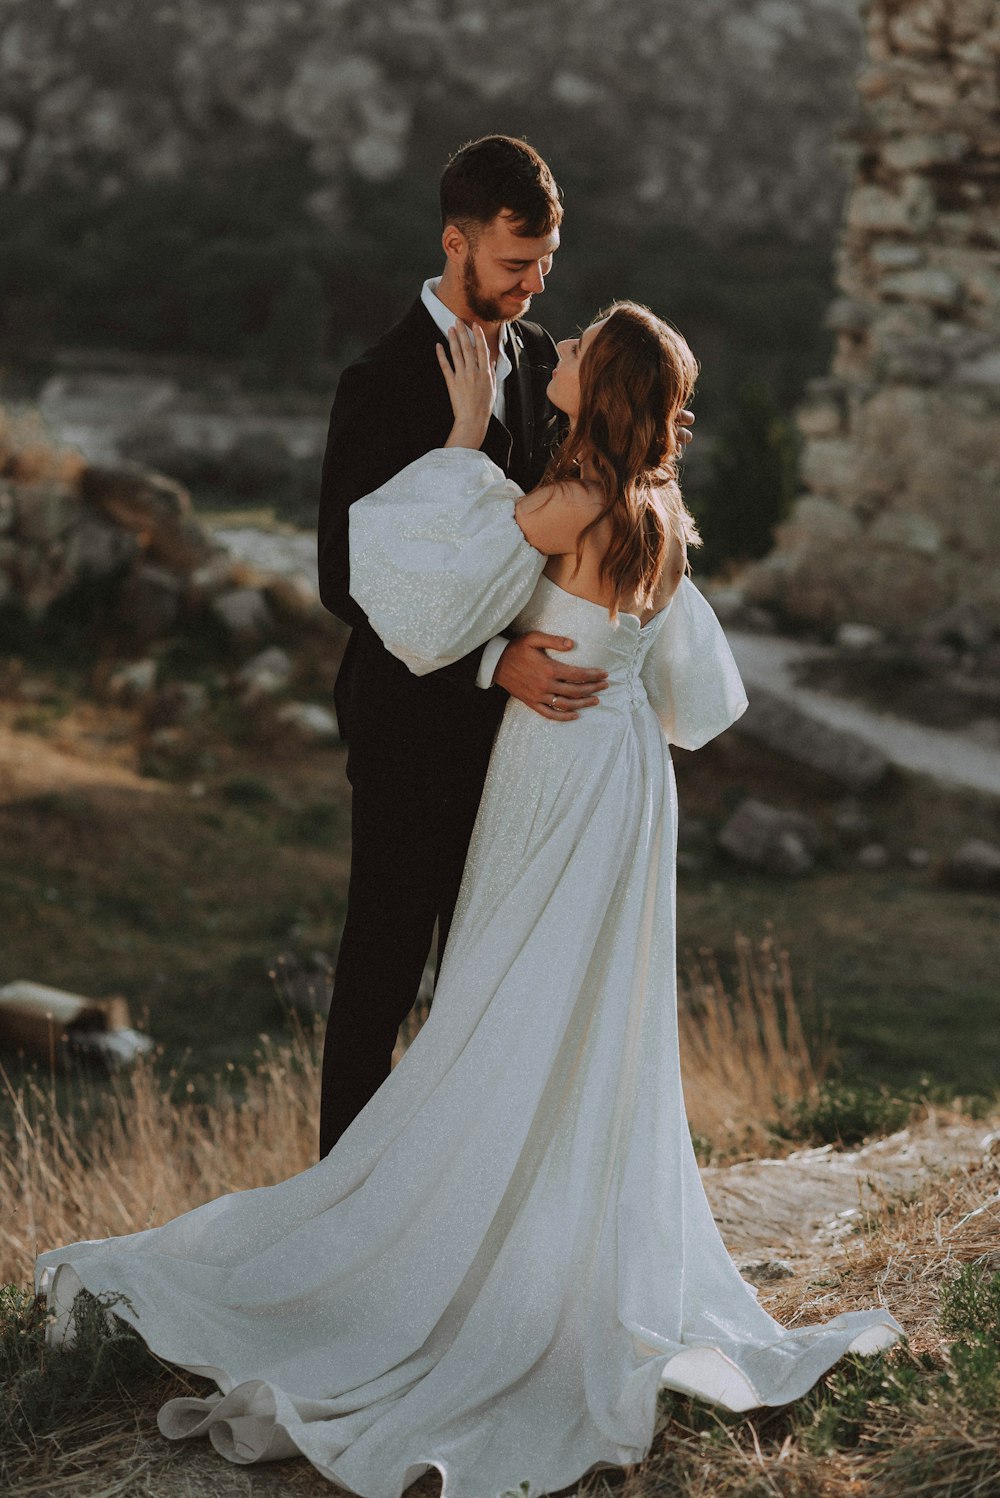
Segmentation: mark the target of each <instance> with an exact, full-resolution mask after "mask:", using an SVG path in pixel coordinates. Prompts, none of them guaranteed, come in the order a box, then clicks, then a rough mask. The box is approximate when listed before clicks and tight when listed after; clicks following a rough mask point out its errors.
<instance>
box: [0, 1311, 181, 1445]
mask: <svg viewBox="0 0 1000 1498" xmlns="http://www.w3.org/2000/svg"><path fill="white" fill-rule="evenodd" d="M122 1303H125V1304H127V1303H128V1302H127V1300H126V1297H125V1296H123V1295H99V1296H94V1295H91V1294H89V1293H88V1292H87V1291H82V1292H81V1293H80V1294H79V1295H77V1297H76V1300H75V1301H74V1302H73V1309H72V1312H71V1317H72V1321H73V1327H74V1340H73V1341H72V1342H71V1343H69V1344H65V1343H60V1344H59V1345H57V1346H49V1345H48V1344H47V1343H46V1340H45V1331H46V1327H47V1326H48V1324H49V1321H50V1319H51V1317H50V1313H49V1312H48V1311H47V1310H46V1308H45V1306H44V1304H43V1303H42V1301H41V1300H40V1299H36V1297H35V1296H34V1295H33V1294H32V1293H31V1292H30V1291H29V1290H26V1289H22V1288H21V1287H20V1286H18V1285H3V1286H0V1449H3V1448H4V1447H8V1448H9V1447H12V1446H13V1445H14V1444H15V1443H16V1444H29V1445H30V1444H31V1443H32V1442H34V1441H35V1440H36V1439H37V1438H38V1437H39V1436H41V1435H44V1434H45V1432H47V1431H51V1430H55V1429H57V1428H58V1427H60V1426H62V1425H65V1424H67V1423H68V1422H69V1421H71V1420H72V1418H73V1417H74V1416H75V1415H78V1414H80V1413H82V1412H83V1411H85V1410H87V1409H88V1408H89V1407H90V1406H92V1405H93V1403H94V1402H95V1400H97V1399H99V1398H101V1397H102V1396H104V1395H114V1396H118V1397H121V1396H122V1395H123V1394H125V1393H126V1392H129V1393H133V1394H134V1393H135V1392H136V1390H137V1389H139V1388H140V1387H141V1386H142V1385H145V1384H149V1383H150V1382H151V1381H155V1380H159V1379H163V1378H166V1377H169V1376H173V1371H172V1370H171V1369H169V1368H168V1367H167V1365H166V1364H164V1363H162V1362H160V1360H159V1359H158V1358H156V1357H154V1355H153V1354H152V1353H151V1352H150V1351H149V1349H148V1348H147V1347H146V1344H145V1343H144V1342H143V1341H142V1339H141V1337H140V1336H139V1335H138V1333H137V1332H136V1331H135V1330H134V1329H133V1328H132V1327H130V1326H128V1325H127V1324H126V1323H125V1322H124V1321H122V1319H121V1318H120V1317H119V1316H116V1315H115V1314H114V1307H115V1306H116V1305H119V1304H122Z"/></svg>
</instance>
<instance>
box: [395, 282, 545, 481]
mask: <svg viewBox="0 0 1000 1498" xmlns="http://www.w3.org/2000/svg"><path fill="white" fill-rule="evenodd" d="M404 327H405V329H406V333H407V336H412V337H413V338H414V339H415V340H416V341H417V342H419V343H420V344H423V345H425V346H426V348H427V355H428V357H430V358H432V359H433V364H434V368H433V373H431V375H430V379H429V383H428V385H427V387H426V388H424V389H418V391H416V392H415V398H416V399H417V400H419V401H420V403H421V408H422V410H423V411H425V412H426V413H427V419H428V425H429V430H431V431H442V432H443V433H444V436H442V437H441V441H442V442H443V441H444V438H445V437H446V436H447V434H448V432H449V430H450V429H451V401H450V400H449V398H448V389H447V386H446V385H445V382H444V380H443V378H442V376H441V371H440V369H438V368H437V355H436V354H435V353H434V349H433V345H434V344H435V343H440V344H441V346H442V347H443V348H447V347H448V340H447V339H446V338H445V337H444V335H443V334H442V332H441V330H440V328H439V327H438V326H437V323H436V322H435V321H434V319H433V317H431V315H430V313H429V312H428V311H427V308H426V307H425V306H424V304H423V302H422V301H421V300H420V298H419V297H418V298H417V301H416V302H415V303H414V305H413V306H412V307H411V308H410V311H409V313H408V315H407V317H406V319H405V322H404ZM513 341H514V340H513V339H511V340H510V342H511V344H513ZM511 362H512V363H513V356H512V359H511ZM521 364H522V367H523V368H525V369H526V366H527V360H526V359H522V361H521ZM513 383H514V373H513V370H512V371H511V374H510V376H509V378H508V381H507V397H508V400H509V398H510V391H511V386H512V384H513ZM529 389H530V386H529ZM529 404H530V402H529ZM507 419H508V422H509V421H510V419H511V412H510V410H509V409H508V412H507ZM480 450H481V451H482V452H484V453H485V454H486V456H487V457H488V458H491V459H492V460H493V462H494V463H496V465H497V467H498V468H502V469H503V471H504V473H509V472H510V467H511V458H512V451H513V442H512V440H511V434H510V432H509V431H508V430H507V427H506V426H504V424H503V422H502V421H498V420H497V418H496V417H495V416H491V417H490V424H489V426H488V427H487V429H486V436H485V437H484V439H483V441H482V444H481V448H480ZM528 452H529V454H530V448H529V449H528Z"/></svg>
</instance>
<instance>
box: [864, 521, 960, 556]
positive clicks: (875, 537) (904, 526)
mask: <svg viewBox="0 0 1000 1498" xmlns="http://www.w3.org/2000/svg"><path fill="white" fill-rule="evenodd" d="M870 535H871V539H872V541H874V542H875V543H876V544H877V545H879V546H899V547H902V548H904V549H905V550H907V551H919V552H923V554H924V555H925V556H936V555H937V553H938V552H939V551H940V550H941V548H942V546H943V545H944V537H943V536H942V534H941V531H940V528H939V527H938V526H937V525H935V523H934V521H933V520H929V519H928V518H927V516H926V515H920V514H918V513H917V512H916V511H915V510H886V511H885V513H884V514H882V515H880V516H879V517H878V519H877V520H876V521H875V523H874V525H873V526H872V528H871V531H870Z"/></svg>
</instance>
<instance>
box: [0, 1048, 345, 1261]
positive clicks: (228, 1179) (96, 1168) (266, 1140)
mask: <svg viewBox="0 0 1000 1498" xmlns="http://www.w3.org/2000/svg"><path fill="white" fill-rule="evenodd" d="M255 1061H256V1067H255V1068H253V1069H251V1068H246V1069H244V1070H243V1074H242V1077H241V1078H240V1079H239V1081H240V1083H241V1085H240V1086H238V1087H236V1088H233V1087H232V1086H231V1085H230V1086H227V1085H226V1084H225V1083H224V1082H223V1081H221V1080H218V1081H217V1083H216V1086H215V1091H214V1096H213V1097H212V1099H211V1101H210V1102H209V1103H207V1104H202V1103H192V1102H191V1101H190V1098H189V1094H190V1092H191V1091H193V1090H194V1084H193V1083H192V1082H190V1081H187V1082H186V1081H184V1080H183V1078H179V1077H172V1078H169V1079H167V1081H166V1083H165V1082H164V1079H163V1078H162V1076H161V1075H159V1074H158V1073H157V1071H156V1069H155V1064H154V1063H153V1062H150V1061H140V1063H139V1064H138V1065H136V1066H135V1067H134V1069H133V1070H132V1071H130V1072H129V1073H128V1074H127V1075H123V1076H120V1077H118V1078H116V1079H115V1080H114V1081H113V1083H112V1085H111V1088H110V1090H109V1089H108V1088H107V1087H97V1086H95V1085H94V1084H93V1083H90V1084H88V1083H87V1082H86V1081H81V1084H80V1086H79V1089H78V1090H77V1092H76V1095H75V1097H74V1100H73V1103H72V1104H71V1106H70V1107H69V1108H68V1109H67V1110H64V1111H62V1112H61V1111H60V1109H59V1108H58V1106H57V1104H56V1099H55V1094H54V1091H53V1090H52V1089H51V1087H47V1086H45V1085H43V1084H42V1083H40V1082H38V1081H36V1080H33V1079H32V1080H29V1081H28V1082H27V1083H25V1084H23V1085H21V1086H18V1087H14V1086H13V1085H12V1084H11V1083H10V1081H9V1079H8V1078H7V1076H6V1074H5V1073H4V1072H3V1071H2V1068H0V1084H3V1085H4V1086H5V1088H6V1091H7V1093H8V1095H9V1103H10V1104H11V1105H12V1108H13V1118H14V1122H13V1127H12V1129H11V1131H10V1132H9V1133H8V1134H7V1135H6V1136H4V1135H0V1282H3V1281H11V1280H13V1281H16V1282H18V1283H21V1282H23V1281H24V1280H26V1279H30V1278H31V1273H32V1267H33V1264H34V1259H35V1255H36V1254H37V1253H40V1252H42V1251H43V1250H44V1249H47V1248H53V1247H56V1246H57V1245H58V1244H60V1243H71V1242H75V1241H76V1240H77V1239H80V1238H104V1237H109V1236H113V1235H117V1234H121V1233H134V1232H137V1231H138V1230H139V1229H141V1228H146V1227H153V1226H155V1225H156V1224H157V1223H160V1222H165V1221H167V1220H168V1219H169V1218H171V1217H176V1216H177V1215H178V1214H179V1213H181V1212H186V1211H188V1210H189V1208H191V1207H194V1206H197V1205H198V1204H199V1203H200V1202H203V1201H208V1200H210V1199H211V1198H212V1197H216V1196H221V1195H223V1194H224V1193H226V1192H230V1191H241V1190H244V1189H245V1188H247V1187H250V1186H268V1185H273V1184H274V1183H275V1182H276V1181H280V1180H283V1179H284V1178H285V1177H286V1176H290V1175H294V1174H296V1172H298V1171H300V1170H304V1169H305V1168H306V1167H307V1166H309V1165H313V1164H315V1161H316V1119H317V1115H318V1095H319V1045H318V1035H317V1034H314V1033H311V1032H306V1031H304V1030H303V1029H302V1028H301V1027H299V1026H297V1027H296V1029H295V1032H294V1034H293V1038H292V1040H291V1041H290V1042H288V1043H285V1044H277V1043H275V1042H274V1041H272V1040H271V1039H269V1038H268V1037H267V1036H261V1039H260V1048H259V1050H258V1051H257V1052H255ZM230 1070H232V1068H230ZM231 1080H235V1079H231Z"/></svg>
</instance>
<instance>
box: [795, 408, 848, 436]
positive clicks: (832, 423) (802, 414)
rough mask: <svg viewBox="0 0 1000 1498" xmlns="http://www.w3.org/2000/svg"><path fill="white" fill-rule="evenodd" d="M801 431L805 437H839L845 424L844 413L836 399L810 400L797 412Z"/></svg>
mask: <svg viewBox="0 0 1000 1498" xmlns="http://www.w3.org/2000/svg"><path fill="white" fill-rule="evenodd" d="M795 420H796V423H797V424H798V428H799V431H800V432H801V433H802V435H803V436H804V437H837V436H839V435H840V433H841V431H842V430H843V426H844V415H843V412H842V410H841V408H840V407H839V406H838V405H837V404H836V402H834V401H823V400H817V401H809V402H808V404H807V405H804V406H800V407H799V409H798V410H797V411H796V413H795Z"/></svg>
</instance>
